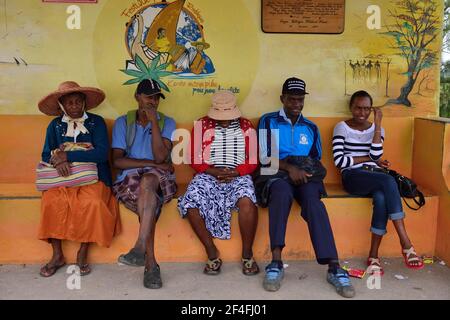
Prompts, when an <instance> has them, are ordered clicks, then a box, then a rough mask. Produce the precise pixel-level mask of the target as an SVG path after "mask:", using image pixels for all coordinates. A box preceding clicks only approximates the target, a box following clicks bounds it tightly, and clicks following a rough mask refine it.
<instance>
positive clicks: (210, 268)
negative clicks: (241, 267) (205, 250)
mask: <svg viewBox="0 0 450 320" xmlns="http://www.w3.org/2000/svg"><path fill="white" fill-rule="evenodd" d="M220 267H222V260H221V259H220V258H216V259H213V260H209V259H208V261H207V262H206V265H205V269H203V273H204V274H208V275H217V274H219V273H220Z"/></svg>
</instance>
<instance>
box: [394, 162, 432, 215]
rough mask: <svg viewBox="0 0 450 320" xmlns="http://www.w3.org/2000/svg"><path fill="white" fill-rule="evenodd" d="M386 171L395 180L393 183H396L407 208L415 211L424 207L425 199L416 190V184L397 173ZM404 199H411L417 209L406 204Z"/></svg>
mask: <svg viewBox="0 0 450 320" xmlns="http://www.w3.org/2000/svg"><path fill="white" fill-rule="evenodd" d="M386 171H387V173H388V174H389V175H391V176H392V177H393V178H394V179H395V182H397V186H398V191H399V192H400V196H401V197H402V198H403V201H404V202H405V204H406V205H407V206H408V208H410V209H412V210H416V211H417V210H419V209H420V208H421V207H423V206H424V205H425V197H424V196H423V193H422V192H420V191H419V189H417V184H416V183H415V182H414V181H412V180H411V179H410V178H407V177H405V176H404V175H401V174H400V173H398V172H397V171H394V170H391V169H386ZM405 198H408V199H413V200H414V202H415V203H416V204H417V205H418V206H419V207H418V208H413V207H411V206H410V205H409V204H408V202H406V200H405Z"/></svg>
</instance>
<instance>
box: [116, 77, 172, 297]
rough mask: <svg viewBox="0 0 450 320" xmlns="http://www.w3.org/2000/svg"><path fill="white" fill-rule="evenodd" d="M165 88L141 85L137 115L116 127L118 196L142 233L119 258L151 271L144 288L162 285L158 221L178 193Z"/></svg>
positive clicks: (148, 82) (128, 116) (149, 82)
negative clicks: (162, 103)
mask: <svg viewBox="0 0 450 320" xmlns="http://www.w3.org/2000/svg"><path fill="white" fill-rule="evenodd" d="M160 98H163V99H165V96H164V94H162V93H161V87H160V85H159V84H158V82H157V81H155V80H153V79H145V80H143V81H141V82H140V83H139V85H138V87H137V89H136V92H135V99H136V101H137V103H138V109H137V110H131V111H129V112H128V113H127V114H126V115H123V116H121V117H119V118H118V119H117V120H116V122H115V123H114V128H113V137H112V148H113V164H114V167H115V168H117V169H119V170H120V171H119V174H118V176H117V180H116V182H114V184H113V191H114V194H115V195H116V197H117V198H118V199H119V201H121V202H122V203H123V204H124V205H125V206H126V207H127V208H128V209H130V210H131V211H133V212H134V213H136V214H137V215H138V217H139V222H140V228H139V235H138V239H137V241H136V243H135V245H134V247H133V248H132V249H131V250H130V252H128V253H127V254H123V255H121V256H120V257H119V259H118V260H119V263H122V264H126V265H131V266H145V272H144V286H145V287H147V288H151V289H157V288H160V287H161V286H162V281H161V274H160V269H159V265H158V264H157V263H156V259H155V255H154V237H155V227H156V221H157V220H158V217H159V214H160V213H161V207H162V205H163V203H166V202H168V201H170V200H171V199H172V198H173V196H174V194H175V192H176V184H175V176H174V174H173V166H172V165H171V163H170V153H171V150H172V133H173V132H174V131H175V121H174V120H173V119H172V118H170V117H167V116H165V115H164V114H163V113H161V112H158V111H157V109H158V106H159V101H160Z"/></svg>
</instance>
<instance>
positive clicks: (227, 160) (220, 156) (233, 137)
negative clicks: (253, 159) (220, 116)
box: [207, 119, 245, 169]
mask: <svg viewBox="0 0 450 320" xmlns="http://www.w3.org/2000/svg"><path fill="white" fill-rule="evenodd" d="M244 162H245V138H244V133H243V132H242V129H241V126H240V124H239V119H237V120H233V122H231V123H230V125H229V126H228V127H227V128H222V127H221V126H219V124H218V123H217V124H216V127H215V129H214V141H213V142H212V143H211V157H210V159H209V161H207V163H208V164H211V165H214V166H216V167H221V168H232V169H234V168H236V167H237V166H238V165H240V164H242V163H244Z"/></svg>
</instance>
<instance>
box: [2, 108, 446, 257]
mask: <svg viewBox="0 0 450 320" xmlns="http://www.w3.org/2000/svg"><path fill="white" fill-rule="evenodd" d="M51 119H52V118H51V117H46V116H38V115H20V116H18V115H15V116H8V115H1V116H0V132H1V133H2V137H5V138H4V139H3V141H2V144H1V145H0V252H1V254H0V263H41V262H44V261H46V260H48V258H49V257H50V255H51V247H50V246H49V245H48V244H46V243H45V242H43V241H40V240H37V238H36V234H37V226H38V224H39V218H40V196H41V194H40V192H38V191H36V189H35V185H34V181H35V167H36V164H37V163H38V162H39V160H40V155H41V152H42V146H43V143H44V138H45V131H46V128H47V125H48V123H49V122H50V121H51ZM310 119H311V120H312V121H314V122H315V123H316V124H317V125H318V126H319V128H320V131H321V138H322V148H323V164H324V165H325V167H326V168H327V170H328V174H327V177H326V179H325V186H326V189H327V192H328V197H327V198H325V199H324V200H323V201H324V203H325V205H326V207H327V210H328V213H329V216H330V220H331V224H332V227H333V232H334V236H335V239H336V244H337V247H338V251H339V254H340V257H341V258H347V257H365V256H366V255H367V252H368V250H369V246H370V233H369V227H370V221H371V215H372V201H371V199H369V198H363V197H354V196H351V195H349V194H348V193H346V192H345V191H344V190H343V189H342V186H341V182H340V175H339V172H338V170H337V169H336V168H335V166H334V163H333V157H332V153H331V138H332V132H333V128H334V126H335V124H336V123H337V122H339V121H341V120H342V118H336V117H334V118H310ZM383 121H384V124H383V126H384V127H385V129H386V133H387V135H386V143H385V155H386V157H387V158H388V159H389V160H390V161H391V163H392V166H393V168H395V169H396V170H397V171H399V172H401V173H403V174H405V175H408V176H411V174H412V168H413V164H412V159H413V136H414V134H413V133H414V119H413V118H386V119H385V120H383ZM113 122H114V121H113V120H111V119H108V120H107V124H108V128H109V130H111V128H112V124H113ZM253 122H254V124H255V125H256V123H257V119H253ZM178 126H179V127H180V128H186V129H190V128H191V126H192V124H178ZM12 133H14V138H12V135H11V134H12ZM9 135H11V138H10V139H8V137H9ZM175 170H176V176H177V184H178V186H179V191H178V193H179V194H182V193H183V192H184V190H186V187H187V184H188V183H189V181H190V180H191V178H192V175H193V173H194V171H193V170H192V169H191V168H190V166H189V165H186V164H182V165H177V166H175ZM424 191H425V194H426V201H427V204H426V206H425V207H423V208H422V209H421V210H420V211H419V212H417V213H416V212H414V211H412V210H410V209H408V208H407V207H406V206H404V209H405V211H406V215H407V219H406V222H405V223H406V225H407V228H408V234H409V236H410V237H411V239H412V241H413V243H414V245H415V247H416V249H417V251H418V252H421V253H424V254H434V251H435V246H436V229H437V220H438V218H437V217H438V212H439V197H438V196H437V195H436V193H433V192H431V191H427V190H424ZM120 211H121V218H122V226H123V231H122V233H121V234H120V235H119V236H118V237H116V238H115V239H114V240H113V243H112V245H111V247H110V248H101V247H98V246H96V245H94V246H93V248H92V250H91V251H90V257H89V259H90V261H92V262H101V263H109V262H115V261H116V260H117V257H118V255H119V254H121V253H124V252H127V251H128V250H129V249H130V247H131V246H132V245H133V244H134V241H135V239H136V236H137V232H138V220H137V218H136V217H135V215H134V214H133V213H132V212H130V211H129V210H128V209H126V208H125V207H124V206H123V205H121V206H120ZM299 213H300V208H299V206H298V205H297V204H294V205H293V208H292V212H291V215H290V217H289V220H290V221H289V223H288V229H287V236H286V248H285V250H284V257H285V259H286V260H301V259H314V251H313V249H312V245H311V242H310V238H309V233H308V229H307V226H306V223H305V222H304V221H303V220H302V219H301V217H300V214H299ZM424 230H426V232H424ZM216 241H217V246H218V249H219V250H220V252H221V256H222V257H223V259H225V260H228V261H237V260H239V259H240V253H241V238H240V234H239V228H238V223H237V215H236V214H233V218H232V239H230V240H227V241H224V240H216ZM77 248H78V244H76V243H71V242H65V243H64V249H65V252H66V255H67V258H68V261H69V262H70V261H73V259H74V257H75V255H76V250H77ZM155 250H156V255H157V258H158V259H159V261H162V262H164V261H183V262H188V261H203V260H204V259H205V254H204V251H203V247H202V245H201V243H200V242H199V240H198V239H197V238H196V236H195V234H194V233H193V231H192V230H191V228H190V226H189V223H188V222H187V221H186V220H183V219H181V218H180V216H179V214H178V211H177V209H176V199H174V200H172V201H171V202H170V203H168V204H167V205H165V206H164V208H163V213H162V216H161V218H160V220H159V222H158V225H157V230H156V248H155ZM254 254H255V257H256V259H258V260H268V259H270V248H269V232H268V213H267V209H260V210H259V224H258V228H257V233H256V239H255V244H254ZM380 254H381V255H383V256H399V255H400V245H399V241H398V238H397V236H396V234H395V231H394V228H393V226H392V224H389V226H388V234H387V235H386V236H385V239H384V240H383V243H382V245H381V248H380Z"/></svg>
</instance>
